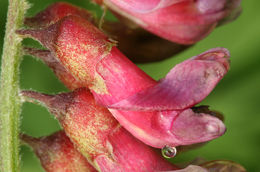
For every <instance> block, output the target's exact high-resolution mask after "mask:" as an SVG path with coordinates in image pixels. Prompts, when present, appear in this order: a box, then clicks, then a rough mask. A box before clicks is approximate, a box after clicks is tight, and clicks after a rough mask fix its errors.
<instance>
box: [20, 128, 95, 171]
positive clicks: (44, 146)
mask: <svg viewBox="0 0 260 172" xmlns="http://www.w3.org/2000/svg"><path fill="white" fill-rule="evenodd" d="M21 140H22V142H24V143H26V144H28V145H29V146H30V147H32V149H33V151H34V152H35V153H36V155H37V157H38V158H39V159H40V162H41V164H42V167H43V168H44V169H45V171H46V172H95V171H97V170H95V168H94V167H93V166H92V165H91V164H89V163H88V161H87V159H85V157H83V156H82V155H81V154H80V153H79V152H78V151H77V150H76V149H75V148H74V146H73V144H72V142H71V141H70V139H69V138H68V137H67V136H66V134H65V133H64V131H59V132H57V133H54V134H52V135H50V136H47V137H41V138H33V137H30V136H27V135H25V134H22V135H21Z"/></svg>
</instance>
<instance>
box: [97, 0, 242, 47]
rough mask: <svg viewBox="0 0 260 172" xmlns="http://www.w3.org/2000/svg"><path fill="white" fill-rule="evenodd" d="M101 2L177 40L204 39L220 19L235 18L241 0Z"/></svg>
mask: <svg viewBox="0 0 260 172" xmlns="http://www.w3.org/2000/svg"><path fill="white" fill-rule="evenodd" d="M94 1H95V0H94ZM97 3H99V4H101V1H100V0H99V1H98V2H97ZM102 3H103V4H104V5H105V6H107V7H108V8H110V9H111V10H112V11H113V12H114V13H116V15H118V16H123V17H125V18H127V19H130V20H131V21H133V22H134V23H136V24H137V25H139V26H141V27H143V28H144V29H147V30H148V31H150V32H152V33H154V34H156V35H158V36H160V37H162V38H165V39H168V40H170V41H173V42H177V43H180V44H193V43H195V42H197V41H199V40H201V39H203V38H204V37H206V36H207V35H208V34H209V33H210V32H211V31H212V30H213V29H214V28H215V27H216V26H217V25H218V23H219V22H221V23H223V22H222V21H223V20H225V22H226V21H227V19H228V20H229V21H230V20H232V19H235V18H236V17H237V16H238V15H239V14H240V12H241V8H240V0H196V1H195V0H121V1H119V0H103V2H102ZM119 19H122V17H119Z"/></svg>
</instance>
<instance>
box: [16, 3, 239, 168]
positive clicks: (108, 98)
mask: <svg viewBox="0 0 260 172" xmlns="http://www.w3.org/2000/svg"><path fill="white" fill-rule="evenodd" d="M96 2H97V3H99V4H105V5H106V6H108V7H109V8H111V10H112V11H113V12H114V13H115V15H116V16H118V18H119V19H120V20H122V22H117V23H111V22H107V21H104V23H103V25H102V30H101V29H98V27H97V26H98V25H100V21H98V20H97V19H96V18H94V17H93V15H92V13H91V12H88V11H86V10H84V9H81V8H79V7H75V6H73V5H70V4H67V3H55V4H53V5H51V6H49V7H48V8H47V9H45V10H44V11H42V12H40V13H38V14H37V15H36V16H34V17H31V18H27V19H26V20H25V25H27V26H29V27H30V28H29V29H21V30H18V31H17V33H18V34H20V35H21V36H23V37H29V38H33V39H35V40H37V41H39V42H40V43H41V44H42V45H43V46H44V47H45V48H47V50H40V49H35V48H30V47H24V52H25V53H26V54H29V55H32V56H35V57H38V58H40V59H42V60H43V61H44V63H46V64H47V65H48V66H49V67H50V68H51V69H52V70H53V71H54V73H55V74H56V76H57V77H58V78H59V79H60V80H61V81H62V82H63V83H64V84H65V85H66V86H67V87H68V88H69V89H70V90H72V92H69V93H61V94H58V95H47V94H42V93H37V92H34V91H22V92H21V95H22V96H23V98H24V99H25V100H26V101H30V102H35V101H37V102H40V103H42V104H43V105H44V106H46V107H47V108H48V109H49V111H50V112H51V113H52V114H54V116H55V117H56V118H57V119H58V120H59V122H60V124H61V126H62V127H63V130H64V131H60V132H58V133H55V134H53V135H52V136H48V137H43V138H38V139H36V138H32V137H30V136H27V135H25V134H23V135H21V139H22V140H23V141H24V142H25V143H28V144H29V145H30V146H32V147H33V149H34V150H35V152H36V154H37V155H38V156H39V158H40V160H41V163H42V166H43V167H44V168H45V169H46V171H50V172H52V171H73V172H74V171H96V170H97V171H102V172H103V171H104V172H106V171H122V172H123V171H125V172H127V171H129V172H130V171H131V172H132V171H177V172H178V171H179V172H185V171H187V172H188V171H191V172H192V171H193V172H194V171H203V172H204V171H205V172H207V171H210V169H211V168H217V169H221V168H223V167H225V168H226V169H228V168H233V169H236V170H240V171H243V168H242V167H240V166H239V165H237V164H234V163H232V162H226V161H216V162H210V163H204V164H201V166H196V165H189V166H188V167H186V168H184V169H181V167H179V166H176V165H173V164H171V163H169V162H167V161H166V160H165V159H164V158H163V157H162V156H160V155H159V154H158V152H157V150H156V149H155V148H161V149H162V150H163V151H162V152H163V155H164V156H165V157H174V156H175V154H176V151H177V150H178V149H179V148H178V146H187V147H188V146H189V145H192V144H196V143H204V142H207V141H210V140H212V139H215V138H217V137H219V136H221V135H223V134H224V133H225V130H226V128H225V125H224V124H223V121H222V120H221V117H219V116H221V115H220V114H219V113H218V112H216V111H212V110H210V109H209V108H208V106H195V105H196V104H198V103H200V102H201V101H202V100H203V99H204V98H205V97H206V96H207V95H208V94H209V93H210V92H211V91H212V90H213V89H214V87H215V86H216V84H217V83H218V82H219V81H220V80H221V79H222V78H223V77H224V75H225V74H226V73H227V72H228V70H229V67H230V66H229V57H230V55H229V52H228V50H227V49H225V48H214V49H211V50H208V51H206V52H204V53H202V54H199V55H197V56H194V57H192V58H190V59H188V60H186V61H184V62H182V63H180V64H178V65H176V66H175V67H174V68H173V69H172V70H171V71H170V72H169V73H168V74H167V75H166V77H165V78H163V79H161V80H160V81H155V80H153V79H152V78H151V77H150V76H148V75H147V74H146V73H145V72H143V71H142V70H141V69H139V68H138V67H137V66H136V65H135V64H134V63H132V61H130V60H129V59H128V58H127V57H126V56H125V55H124V54H123V53H121V51H120V50H121V48H122V47H123V48H122V51H126V52H128V53H129V52H131V51H133V47H132V48H124V47H127V46H130V45H133V41H132V39H130V38H131V37H132V36H133V37H140V35H143V34H145V35H147V34H148V35H152V34H151V33H148V32H146V31H143V30H142V31H140V30H139V29H132V28H130V27H129V24H123V23H125V22H126V19H125V18H124V17H128V19H132V20H133V21H134V22H135V23H136V24H140V26H141V27H143V28H144V29H147V30H148V31H151V32H153V33H155V34H157V35H158V36H161V37H163V38H166V39H168V40H170V41H176V42H177V43H184V44H191V43H195V42H196V41H198V40H200V39H202V38H203V37H205V35H206V34H208V33H209V32H210V31H211V30H212V29H213V28H214V27H215V26H216V25H217V24H218V23H220V22H224V20H225V21H227V20H230V18H234V16H236V15H237V13H238V11H239V10H237V9H238V7H239V2H238V1H236V0H231V1H227V0H222V1H219V2H217V1H214V0H212V1H210V2H208V1H203V0H199V1H196V2H195V1H191V0H186V1H185V0H175V1H169V0H161V1H158V0H157V1H156V0H154V1H151V2H150V1H139V0H136V1H113V0H104V2H103V1H96ZM234 11H235V12H234ZM231 15H232V16H233V17H230V16H231ZM169 19H171V20H169ZM101 24H102V23H101ZM116 26H118V27H116ZM127 30H128V31H131V32H132V33H131V34H130V35H129V34H127ZM152 37H156V36H153V35H152ZM111 38H114V39H115V38H119V39H117V41H118V42H119V45H120V42H124V43H123V45H124V46H119V48H117V41H114V39H111ZM128 38H129V39H128ZM148 41H149V39H148ZM161 42H164V43H165V45H170V46H168V47H167V46H166V49H165V50H167V49H170V48H171V47H172V46H173V45H174V46H175V47H176V45H177V44H176V43H174V44H173V43H171V42H169V41H166V40H162V39H161V38H158V37H156V39H155V40H154V42H153V44H149V45H147V44H146V45H144V42H140V43H138V44H137V45H136V46H141V47H143V46H144V47H145V46H146V47H148V49H153V47H156V46H157V45H159V43H161ZM121 45H122V44H121ZM177 47H179V50H180V49H183V47H186V46H183V45H178V46H177ZM180 47H181V48H180ZM177 49H178V48H177ZM140 50H141V48H140V49H138V48H137V52H138V53H140ZM179 50H178V51H179ZM176 52H177V51H175V52H174V53H176ZM142 53H144V54H146V52H145V51H143V52H142ZM142 53H141V54H142ZM147 53H148V56H147V57H150V55H149V53H150V52H147ZM133 54H135V53H133Z"/></svg>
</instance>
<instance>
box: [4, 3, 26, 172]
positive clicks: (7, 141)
mask: <svg viewBox="0 0 260 172" xmlns="http://www.w3.org/2000/svg"><path fill="white" fill-rule="evenodd" d="M28 7H29V6H28V4H27V3H26V1H25V0H9V6H8V14H7V23H6V31H5V38H4V46H3V55H2V67H1V69H2V71H1V86H0V101H1V102H0V171H2V172H18V171H20V167H19V164H20V157H19V137H18V134H19V127H20V111H21V104H22V103H21V100H20V98H19V96H18V91H19V65H20V61H21V57H22V54H21V51H20V49H21V40H22V39H21V38H20V37H19V36H18V35H16V34H15V31H16V30H17V29H18V28H20V27H21V26H22V24H23V20H24V14H25V12H26V9H28Z"/></svg>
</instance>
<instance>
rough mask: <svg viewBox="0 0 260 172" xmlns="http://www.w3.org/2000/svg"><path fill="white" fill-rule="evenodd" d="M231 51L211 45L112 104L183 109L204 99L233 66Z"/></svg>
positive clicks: (141, 107) (160, 108)
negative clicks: (154, 81) (134, 92)
mask: <svg viewBox="0 0 260 172" xmlns="http://www.w3.org/2000/svg"><path fill="white" fill-rule="evenodd" d="M228 58H229V52H228V50H226V49H224V48H215V49H211V50H209V51H207V52H205V53H202V54H200V55H198V56H196V57H193V58H191V59H189V60H186V61H184V62H183V63H180V64H178V65H176V66H175V67H174V68H173V69H172V70H171V71H170V72H169V73H168V74H167V75H166V77H165V78H164V79H162V80H161V81H160V82H159V83H158V84H157V85H155V86H152V87H150V88H148V89H145V90H142V91H140V92H138V93H136V94H134V95H132V96H130V97H128V98H127V99H124V100H122V101H120V102H118V103H115V104H113V105H111V106H109V108H118V109H123V110H182V109H186V108H189V107H192V106H193V105H195V104H197V103H199V102H200V101H202V100H203V99H204V98H205V97H206V96H207V95H208V94H209V93H210V92H211V91H212V90H213V89H214V87H215V86H216V84H217V83H218V82H219V81H220V80H221V79H222V78H223V77H224V75H225V74H226V72H227V70H228V69H229V59H228Z"/></svg>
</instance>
